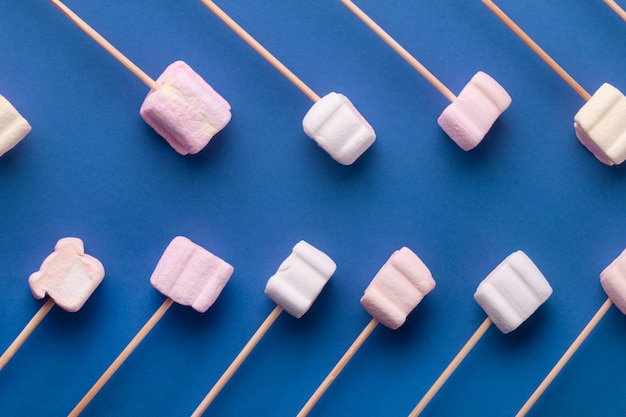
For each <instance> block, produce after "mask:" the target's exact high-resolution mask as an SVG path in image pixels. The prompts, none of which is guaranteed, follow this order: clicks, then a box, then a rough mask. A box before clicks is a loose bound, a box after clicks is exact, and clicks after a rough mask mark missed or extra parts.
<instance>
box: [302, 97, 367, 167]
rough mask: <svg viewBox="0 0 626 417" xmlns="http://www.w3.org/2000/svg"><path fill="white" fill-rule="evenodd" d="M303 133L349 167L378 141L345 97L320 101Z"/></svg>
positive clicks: (309, 113) (304, 124)
mask: <svg viewBox="0 0 626 417" xmlns="http://www.w3.org/2000/svg"><path fill="white" fill-rule="evenodd" d="M302 127H303V129H304V132H305V133H306V134H307V135H308V136H309V137H310V138H311V139H313V140H314V141H315V142H317V144H318V145H319V146H320V147H321V148H322V149H324V150H325V151H326V152H328V154H329V155H330V156H331V157H332V158H333V159H334V160H335V161H337V162H339V163H340V164H342V165H350V164H352V163H353V162H354V161H356V160H357V159H358V158H359V156H361V155H362V154H363V153H364V152H365V151H366V150H367V149H368V148H369V147H370V146H371V145H372V144H373V143H374V141H375V140H376V133H375V132H374V129H372V126H370V124H369V123H368V122H367V121H366V120H365V118H364V117H363V116H361V114H360V113H359V112H358V110H357V109H356V108H355V107H354V105H353V104H352V103H351V102H350V100H348V98H347V97H346V96H344V95H342V94H338V93H329V94H327V95H325V96H324V97H322V98H321V99H320V100H318V101H317V102H316V103H315V104H314V105H313V107H311V109H310V110H309V111H308V112H307V114H306V115H305V116H304V119H303V120H302Z"/></svg>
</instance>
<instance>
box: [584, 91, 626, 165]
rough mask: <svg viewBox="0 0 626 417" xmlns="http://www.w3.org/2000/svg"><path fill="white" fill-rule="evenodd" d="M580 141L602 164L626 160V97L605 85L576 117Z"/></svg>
mask: <svg viewBox="0 0 626 417" xmlns="http://www.w3.org/2000/svg"><path fill="white" fill-rule="evenodd" d="M574 129H575V130H576V136H577V137H578V140H580V142H581V143H582V144H583V145H585V147H586V148H587V149H589V151H590V152H591V153H593V154H594V155H595V157H596V158H598V160H600V162H602V163H604V164H607V165H616V164H621V163H622V162H624V160H626V97H624V94H622V93H621V92H620V91H619V90H618V89H617V88H615V87H613V86H612V85H610V84H606V83H605V84H602V86H601V87H600V88H599V89H598V91H596V92H595V93H594V94H593V96H591V99H589V101H588V102H587V103H586V104H585V105H584V106H583V107H581V109H580V110H579V111H578V113H576V115H575V116H574Z"/></svg>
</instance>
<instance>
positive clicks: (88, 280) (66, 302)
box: [28, 237, 104, 313]
mask: <svg viewBox="0 0 626 417" xmlns="http://www.w3.org/2000/svg"><path fill="white" fill-rule="evenodd" d="M103 278H104V267H103V266H102V264H101V263H100V261H99V260H97V259H96V258H94V257H93V256H89V255H87V254H86V253H85V247H84V245H83V241H82V240H80V239H78V238H75V237H66V238H63V239H61V240H59V241H58V242H57V244H56V245H55V247H54V252H52V253H51V254H50V255H48V257H47V258H46V259H45V260H44V261H43V263H42V264H41V268H39V271H37V272H35V273H33V274H31V276H30V277H29V278H28V284H29V285H30V289H31V291H32V292H33V296H34V297H35V298H37V299H42V298H44V297H45V296H46V294H48V295H49V296H50V298H52V299H53V300H54V302H55V303H56V304H58V305H59V307H61V308H62V309H64V310H67V311H70V312H72V313H73V312H76V311H78V310H80V308H81V307H82V306H83V305H84V304H85V302H86V301H87V299H88V298H89V297H90V296H91V294H92V293H93V292H94V290H95V289H96V288H97V287H98V285H100V283H101V282H102V279H103Z"/></svg>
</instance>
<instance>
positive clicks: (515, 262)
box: [474, 251, 552, 334]
mask: <svg viewBox="0 0 626 417" xmlns="http://www.w3.org/2000/svg"><path fill="white" fill-rule="evenodd" d="M550 295H552V287H551V286H550V284H549V283H548V280H546V278H545V277H544V275H543V274H542V273H541V271H540V270H539V268H537V266H536V265H535V264H534V263H533V261H532V260H531V259H530V258H529V257H528V256H527V255H526V254H525V253H524V252H522V251H517V252H513V253H512V254H511V255H509V256H508V257H507V258H506V259H505V260H504V261H502V262H501V263H500V265H498V266H497V267H496V268H495V269H494V270H493V271H492V272H491V273H490V274H489V275H488V276H487V278H485V279H484V280H483V281H482V282H481V283H480V284H479V285H478V288H477V289H476V292H475V293H474V299H475V300H476V302H477V303H478V304H479V305H480V306H481V307H482V309H483V310H485V313H487V315H488V316H489V318H490V319H491V321H492V322H493V323H494V324H495V325H496V327H497V328H498V329H499V330H500V331H501V332H502V333H505V334H506V333H510V332H512V331H513V330H515V329H517V328H518V327H519V326H520V325H521V324H522V323H523V322H525V321H526V320H527V319H528V318H529V317H530V316H531V315H532V314H533V313H534V312H535V311H536V310H537V309H538V308H539V307H540V306H541V305H542V304H543V303H544V302H545V301H546V300H547V299H548V298H549V297H550Z"/></svg>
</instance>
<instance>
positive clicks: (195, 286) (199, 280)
mask: <svg viewBox="0 0 626 417" xmlns="http://www.w3.org/2000/svg"><path fill="white" fill-rule="evenodd" d="M233 271H234V269H233V267H232V266H231V265H230V264H228V263H227V262H226V261H224V260H222V259H220V258H218V257H217V256H215V255H213V254H212V253H211V252H209V251H207V250H206V249H204V248H202V247H201V246H199V245H197V244H195V243H193V242H192V241H191V240H189V239H187V238H186V237H183V236H177V237H175V238H174V239H173V240H172V241H171V242H170V244H169V245H168V246H167V248H166V249H165V252H163V255H162V256H161V259H160V260H159V262H158V264H157V266H156V268H155V269H154V272H153V273H152V276H151V277H150V283H151V284H152V286H153V287H154V288H156V289H157V290H158V291H160V292H161V293H162V294H163V295H165V296H167V297H169V298H171V299H172V300H174V301H175V302H177V303H178V304H182V305H185V306H191V307H192V308H193V309H194V310H196V311H199V312H201V313H204V312H205V311H207V310H208V309H209V307H211V306H212V305H213V303H214V302H215V300H217V297H218V296H219V295H220V293H221V292H222V289H223V288H224V286H225V285H226V283H227V282H228V280H229V279H230V277H231V275H232V274H233Z"/></svg>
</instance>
